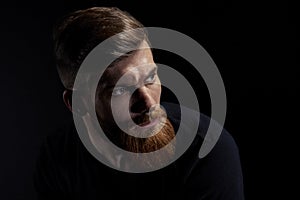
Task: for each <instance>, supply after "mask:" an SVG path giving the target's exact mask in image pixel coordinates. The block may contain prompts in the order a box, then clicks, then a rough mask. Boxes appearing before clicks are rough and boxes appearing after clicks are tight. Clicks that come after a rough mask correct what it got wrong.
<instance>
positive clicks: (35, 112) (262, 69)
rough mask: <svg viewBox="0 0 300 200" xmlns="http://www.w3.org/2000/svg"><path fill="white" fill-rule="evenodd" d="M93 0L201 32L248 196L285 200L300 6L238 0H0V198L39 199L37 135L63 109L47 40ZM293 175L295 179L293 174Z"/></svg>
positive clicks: (290, 187)
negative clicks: (222, 91) (223, 95)
mask: <svg viewBox="0 0 300 200" xmlns="http://www.w3.org/2000/svg"><path fill="white" fill-rule="evenodd" d="M92 5H99V6H117V7H119V8H121V9H124V10H127V11H128V12H129V13H131V14H132V15H133V16H135V17H136V18H137V19H138V20H140V21H141V22H142V23H143V24H144V25H145V26H157V27H166V28H170V29H175V30H177V31H180V32H183V33H185V34H187V35H189V36H190V37H192V38H194V39H195V40H197V41H198V42H199V43H200V44H201V45H202V46H203V47H204V48H205V49H206V50H207V52H208V53H209V54H210V55H211V57H212V58H213V59H214V61H215V63H216V64H217V66H218V68H219V70H220V72H221V74H222V77H223V79H224V83H225V87H226V91H227V97H228V112H227V119H226V123H225V127H226V128H227V129H228V130H229V132H230V133H231V134H232V135H233V136H234V138H235V140H236V142H237V144H238V146H239V148H240V155H241V161H242V167H243V172H244V182H245V195H246V198H247V199H272V198H275V197H277V198H281V199H291V198H292V196H293V194H295V192H297V191H296V188H297V184H298V183H297V180H299V179H298V173H297V172H296V169H297V167H296V163H295V162H296V160H297V159H298V157H299V156H297V154H296V152H297V143H298V142H297V140H296V138H297V134H299V129H298V126H297V125H298V124H299V123H298V121H299V117H298V115H299V107H298V105H297V104H298V102H299V84H297V83H298V77H299V75H300V74H299V70H298V68H299V62H298V59H297V56H298V55H299V33H297V32H296V27H297V26H298V27H299V24H298V21H297V20H296V19H297V17H299V16H297V13H296V11H298V10H299V9H298V8H296V6H295V5H292V4H291V3H288V2H287V1H285V2H284V3H283V2H281V3H276V2H274V1H273V2H270V3H267V2H261V1H257V2H255V1H249V2H243V1H238V0H232V1H225V0H205V1H200V2H197V4H196V3H193V2H192V1H190V2H188V1H176V2H175V1H120V2H116V1H108V0H107V1H91V0H89V1H87V0H85V1H81V2H80V1H71V0H60V1H59V0H52V1H20V0H19V1H10V3H4V2H1V12H0V13H1V14H0V15H1V17H0V26H1V37H0V48H1V54H0V55H1V60H0V66H1V67H0V72H1V84H0V87H1V111H2V112H1V139H0V158H1V164H0V199H3V200H6V199H12V200H15V199H28V200H31V199H33V200H34V199H35V193H34V188H33V184H32V173H33V170H34V162H35V158H36V156H37V153H38V149H39V146H40V144H41V141H42V139H43V138H44V137H45V135H47V134H51V132H53V131H54V130H55V129H56V128H57V127H58V126H59V125H60V124H63V122H64V121H65V119H66V118H67V117H70V114H69V113H68V111H67V109H66V108H65V107H64V105H63V102H62V98H61V97H62V91H63V87H62V85H61V83H60V81H59V79H58V75H57V72H56V68H55V64H54V60H53V50H52V48H53V44H52V35H51V34H52V26H53V23H54V22H55V21H56V20H57V19H58V17H60V16H62V15H63V14H66V13H67V12H69V11H73V10H76V9H78V8H85V7H89V6H92ZM293 180H295V181H296V183H292V182H291V181H293Z"/></svg>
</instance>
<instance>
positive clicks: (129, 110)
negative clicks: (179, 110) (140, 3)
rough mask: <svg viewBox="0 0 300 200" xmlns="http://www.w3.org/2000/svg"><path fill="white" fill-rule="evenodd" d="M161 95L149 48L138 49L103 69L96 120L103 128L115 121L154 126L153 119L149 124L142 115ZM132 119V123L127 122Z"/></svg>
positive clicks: (129, 125) (156, 103) (128, 124)
mask: <svg viewBox="0 0 300 200" xmlns="http://www.w3.org/2000/svg"><path fill="white" fill-rule="evenodd" d="M144 46H145V47H148V46H147V45H145V44H144ZM160 94H161V85H160V80H159V78H158V76H157V66H156V65H155V63H154V61H153V56H152V52H151V50H150V49H149V48H146V49H139V50H137V51H135V52H133V53H132V54H130V55H129V56H128V57H125V58H124V59H122V60H121V61H119V62H117V63H116V64H114V66H112V67H110V68H107V69H106V71H105V72H104V74H103V76H102V78H101V80H100V82H99V86H98V88H97V93H96V99H95V105H96V113H97V116H98V120H99V122H100V124H101V126H102V127H103V128H104V129H105V128H109V129H111V128H112V127H115V126H116V124H115V121H116V122H118V124H121V125H122V126H124V127H126V128H128V129H131V128H132V127H133V126H136V125H137V124H138V125H139V126H140V127H145V128H146V127H150V126H154V125H155V122H153V123H152V124H151V122H150V120H149V118H147V117H145V116H149V115H147V113H149V111H150V110H151V109H152V108H153V107H155V106H156V105H159V103H160ZM111 105H112V106H113V109H112V108H111ZM112 112H113V113H114V117H113V115H112ZM132 120H133V121H134V122H135V124H132V123H130V122H132Z"/></svg>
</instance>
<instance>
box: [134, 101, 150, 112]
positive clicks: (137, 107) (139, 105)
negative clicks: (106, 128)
mask: <svg viewBox="0 0 300 200" xmlns="http://www.w3.org/2000/svg"><path fill="white" fill-rule="evenodd" d="M148 110H149V108H147V106H146V104H145V103H144V102H142V101H139V102H136V103H134V104H133V105H132V106H131V107H130V112H132V113H145V112H147V111H148Z"/></svg>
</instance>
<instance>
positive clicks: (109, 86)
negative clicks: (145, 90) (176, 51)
mask: <svg viewBox="0 0 300 200" xmlns="http://www.w3.org/2000/svg"><path fill="white" fill-rule="evenodd" d="M150 66H151V67H152V66H153V69H151V70H150V71H149V72H148V74H147V76H146V78H148V76H149V75H152V74H155V73H157V65H156V64H151V65H150ZM129 86H130V85H125V84H120V85H116V84H109V83H108V84H107V83H104V86H103V89H105V90H109V89H112V88H114V87H129Z"/></svg>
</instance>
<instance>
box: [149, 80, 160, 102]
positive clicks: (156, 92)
mask: <svg viewBox="0 0 300 200" xmlns="http://www.w3.org/2000/svg"><path fill="white" fill-rule="evenodd" d="M160 95H161V85H160V84H154V85H153V86H151V96H152V98H153V99H154V100H155V101H156V102H157V103H159V102H160Z"/></svg>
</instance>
